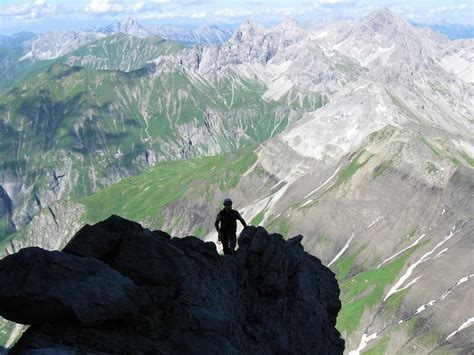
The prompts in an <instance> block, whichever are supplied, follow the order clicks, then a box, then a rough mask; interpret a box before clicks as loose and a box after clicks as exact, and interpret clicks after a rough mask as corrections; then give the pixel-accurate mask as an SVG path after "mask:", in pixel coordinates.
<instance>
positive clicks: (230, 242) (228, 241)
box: [215, 197, 247, 255]
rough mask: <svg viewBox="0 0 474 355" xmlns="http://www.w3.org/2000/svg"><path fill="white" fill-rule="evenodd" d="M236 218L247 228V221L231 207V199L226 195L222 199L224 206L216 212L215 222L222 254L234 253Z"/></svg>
mask: <svg viewBox="0 0 474 355" xmlns="http://www.w3.org/2000/svg"><path fill="white" fill-rule="evenodd" d="M237 220H239V221H240V223H242V225H243V226H244V228H247V223H245V221H244V219H243V218H242V216H241V215H240V213H239V212H238V211H236V210H233V209H232V200H231V199H230V198H228V197H227V198H226V199H224V208H223V209H222V210H221V211H219V213H218V214H217V217H216V223H215V226H216V230H217V233H218V235H219V241H220V242H221V243H222V246H223V247H224V255H232V254H234V250H235V245H236V239H237V236H236V232H237Z"/></svg>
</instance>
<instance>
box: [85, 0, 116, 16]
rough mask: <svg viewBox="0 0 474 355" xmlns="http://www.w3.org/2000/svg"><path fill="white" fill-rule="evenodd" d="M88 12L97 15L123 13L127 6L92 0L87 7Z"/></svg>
mask: <svg viewBox="0 0 474 355" xmlns="http://www.w3.org/2000/svg"><path fill="white" fill-rule="evenodd" d="M86 11H87V12H93V13H96V14H103V13H106V12H123V11H125V6H124V5H123V4H120V3H117V2H112V1H110V0H92V1H91V2H90V3H89V4H88V5H87V6H86Z"/></svg>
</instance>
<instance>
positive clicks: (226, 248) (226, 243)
mask: <svg viewBox="0 0 474 355" xmlns="http://www.w3.org/2000/svg"><path fill="white" fill-rule="evenodd" d="M221 243H222V247H223V248H224V255H230V254H231V251H230V248H229V234H227V233H222V240H221Z"/></svg>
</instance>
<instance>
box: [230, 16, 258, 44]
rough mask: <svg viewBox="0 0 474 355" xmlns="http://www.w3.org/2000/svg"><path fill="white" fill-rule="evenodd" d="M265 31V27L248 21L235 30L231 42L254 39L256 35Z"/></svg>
mask: <svg viewBox="0 0 474 355" xmlns="http://www.w3.org/2000/svg"><path fill="white" fill-rule="evenodd" d="M264 30H265V28H264V27H263V26H261V25H259V24H257V23H255V22H253V21H251V20H246V21H245V22H243V23H242V24H241V25H240V26H239V28H237V29H236V30H235V32H234V34H233V35H232V37H231V38H230V40H231V41H237V42H241V41H244V40H246V39H248V38H250V37H254V36H255V35H256V34H259V33H263V32H264Z"/></svg>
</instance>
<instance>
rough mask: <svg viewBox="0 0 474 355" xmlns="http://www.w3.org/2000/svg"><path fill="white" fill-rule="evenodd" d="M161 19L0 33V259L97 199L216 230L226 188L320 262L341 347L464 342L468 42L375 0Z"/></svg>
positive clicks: (41, 241) (57, 239) (473, 231)
mask: <svg viewBox="0 0 474 355" xmlns="http://www.w3.org/2000/svg"><path fill="white" fill-rule="evenodd" d="M165 30H166V31H165ZM160 31H161V32H159V31H158V29H157V28H150V27H143V26H140V25H139V24H137V23H136V22H134V21H133V20H131V19H129V20H127V21H126V22H125V23H122V24H119V25H117V26H116V27H115V28H108V29H102V30H100V31H99V30H98V31H95V32H91V31H89V32H87V31H86V32H84V31H83V32H61V33H47V34H43V35H40V36H35V37H33V35H30V34H19V35H17V36H16V37H15V38H9V40H8V41H7V40H6V39H5V38H2V39H1V40H2V41H1V43H2V46H3V47H2V48H1V49H0V76H1V78H2V82H1V89H2V90H3V92H2V94H1V95H0V257H3V256H5V255H6V254H10V253H13V252H16V251H18V250H19V249H21V248H23V247H26V246H41V247H43V248H46V249H50V250H56V249H60V248H62V247H63V246H64V245H66V244H67V242H68V241H69V240H70V238H71V237H72V236H73V234H74V233H75V232H76V231H77V230H78V229H79V228H80V227H81V226H82V225H83V224H85V223H90V224H92V223H96V222H98V221H101V220H103V219H106V218H107V217H109V216H110V215H111V214H118V215H121V216H123V217H126V218H130V219H133V220H136V221H139V222H140V223H142V224H143V225H144V226H145V227H147V228H150V229H162V230H164V231H167V232H168V233H170V234H171V235H175V236H183V237H184V236H187V235H194V236H198V237H200V238H202V239H204V240H211V241H216V237H217V235H216V233H215V230H214V218H215V215H216V213H217V212H218V210H219V209H220V206H221V203H222V199H223V197H225V196H231V197H232V199H233V200H234V205H235V208H237V209H238V210H239V211H240V212H241V214H242V216H243V217H244V218H245V219H246V220H247V222H248V223H249V224H252V225H255V226H257V225H261V226H264V227H265V228H266V229H267V230H268V231H269V232H277V233H281V234H282V235H284V236H285V237H291V236H294V235H298V234H302V235H304V238H303V241H302V244H303V245H304V248H305V250H306V251H308V252H310V253H312V254H314V255H316V256H318V257H319V258H321V260H322V261H323V263H324V264H325V265H327V266H329V267H330V268H331V269H332V270H333V271H334V272H335V273H336V275H337V279H338V281H339V286H340V288H341V291H342V293H341V300H342V310H341V311H340V313H339V316H338V321H337V328H338V329H339V331H340V332H341V334H342V337H343V338H344V340H345V342H346V350H345V352H346V353H348V354H360V353H367V354H384V353H387V354H395V353H400V354H428V353H430V354H431V353H433V354H446V353H449V354H452V353H459V354H467V353H471V352H474V340H473V339H474V326H473V325H474V313H473V312H474V311H473V310H474V302H473V300H474V296H473V290H474V287H473V285H474V261H473V260H474V257H473V252H472V251H473V248H474V116H473V110H474V107H473V102H474V84H473V83H474V40H473V39H462V40H449V39H448V38H447V37H445V36H444V35H442V34H440V33H437V32H434V31H432V30H431V29H427V28H420V27H414V26H412V25H411V24H409V23H408V22H406V21H405V20H404V19H402V18H400V17H399V16H397V15H395V14H394V13H392V12H391V11H390V10H388V9H380V10H377V11H374V12H372V13H370V14H369V15H367V16H366V17H363V18H361V19H359V20H351V21H339V22H334V23H330V24H328V25H327V26H325V27H323V28H318V29H312V30H309V29H304V28H302V27H300V26H299V25H298V24H297V23H296V22H295V21H293V20H287V21H285V22H283V23H281V24H279V25H277V26H275V27H272V28H267V27H263V26H260V25H258V24H256V23H252V22H245V23H243V24H242V25H241V26H240V27H239V28H238V29H237V30H236V31H235V32H234V33H233V34H231V35H229V34H228V33H226V32H225V31H222V30H220V29H218V28H215V27H210V28H206V29H200V31H195V32H193V33H189V32H188V33H184V32H180V31H179V30H178V29H172V28H167V29H164V28H161V29H160ZM167 33H168V34H170V33H171V34H172V35H173V36H174V37H172V35H169V36H168V37H167V38H168V39H164V37H165V38H166V34H167ZM191 42H193V43H195V44H193V45H189V43H191ZM216 242H217V241H216ZM1 324H2V328H1V332H0V345H2V344H3V346H4V347H6V348H9V347H10V346H11V345H12V344H13V342H14V341H15V340H16V339H17V338H18V336H19V334H21V330H22V328H23V327H22V326H21V325H18V324H14V323H11V322H7V321H5V320H2V321H1Z"/></svg>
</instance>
